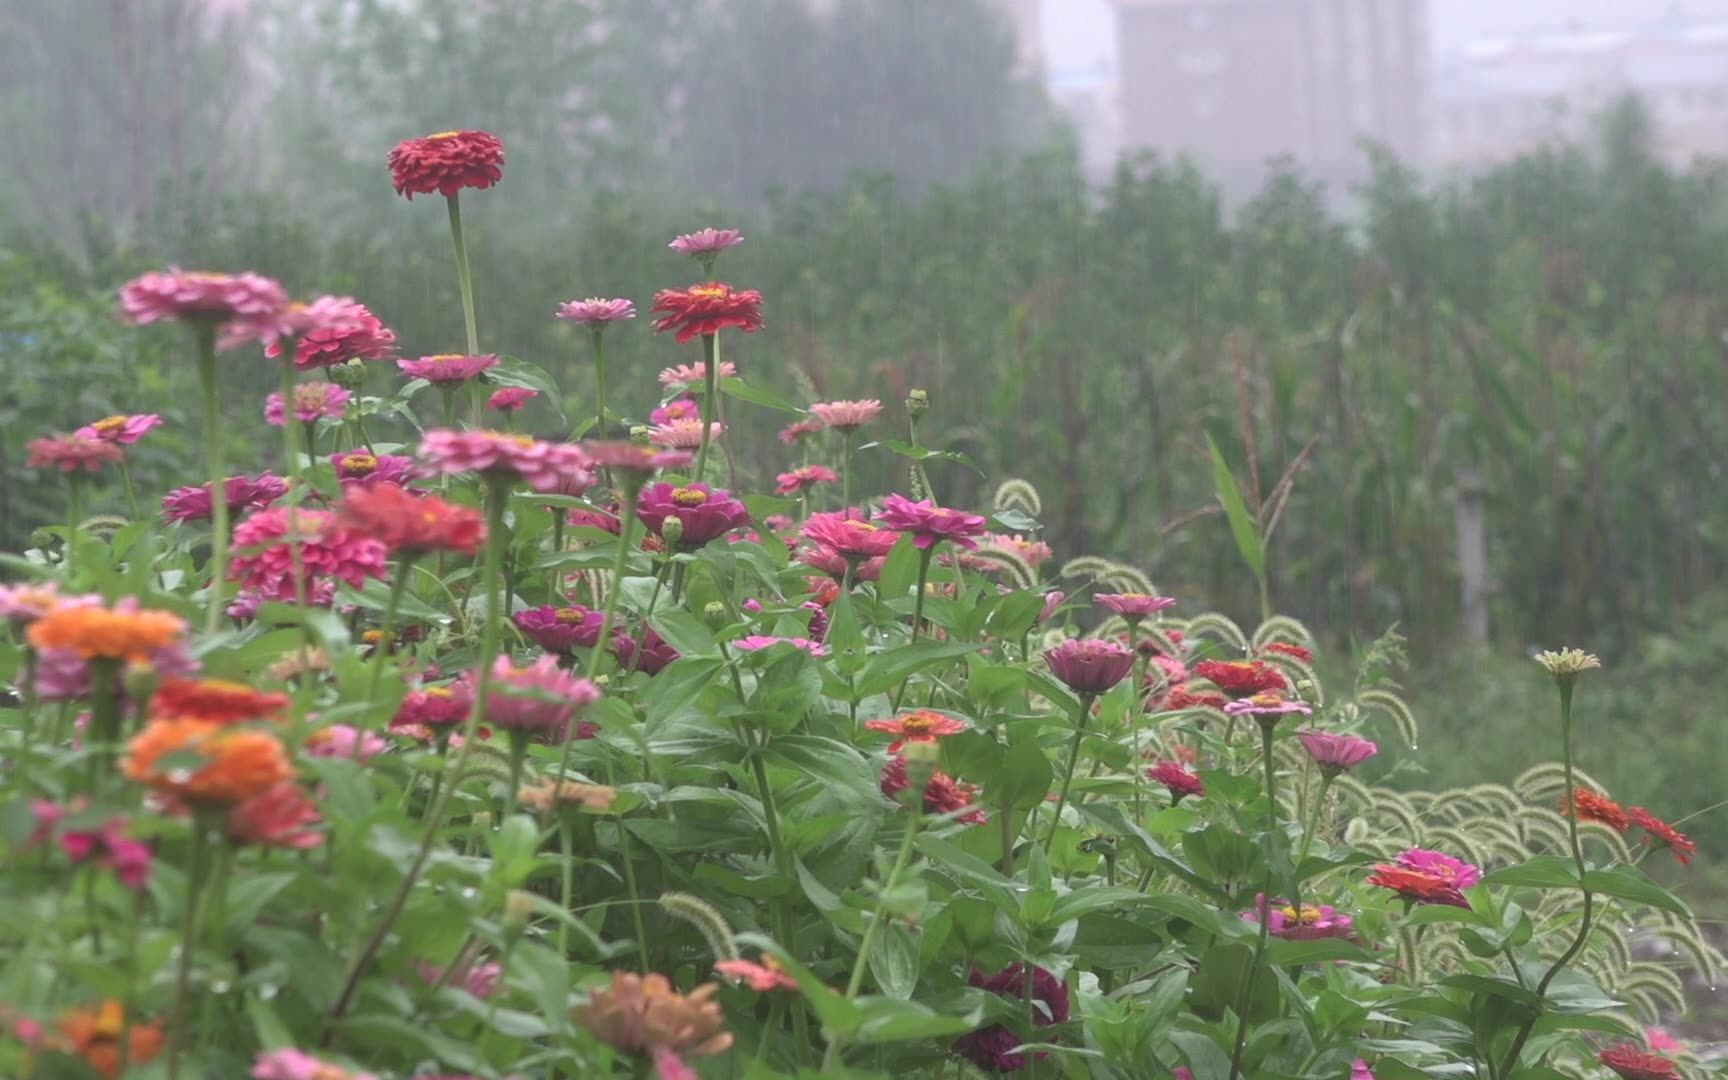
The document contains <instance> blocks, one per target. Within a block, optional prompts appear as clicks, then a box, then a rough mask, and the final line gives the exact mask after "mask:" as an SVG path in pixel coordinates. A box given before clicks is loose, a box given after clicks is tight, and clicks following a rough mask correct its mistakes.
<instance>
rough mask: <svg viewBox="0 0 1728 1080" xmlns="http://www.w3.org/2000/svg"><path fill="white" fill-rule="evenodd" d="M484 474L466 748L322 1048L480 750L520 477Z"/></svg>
mask: <svg viewBox="0 0 1728 1080" xmlns="http://www.w3.org/2000/svg"><path fill="white" fill-rule="evenodd" d="M484 475H485V477H486V544H485V546H484V547H483V548H482V549H481V558H480V595H482V596H484V597H485V598H486V615H485V619H484V621H482V622H481V624H480V652H479V655H478V656H476V657H475V670H474V705H473V707H472V708H470V709H469V710H468V719H467V721H466V722H465V723H464V724H463V725H462V732H461V734H462V746H461V748H460V749H459V750H457V752H456V758H455V760H454V761H452V762H451V763H450V765H449V769H448V771H449V773H450V780H449V782H448V783H446V784H445V785H444V786H443V787H442V788H441V789H440V790H439V792H438V794H437V795H436V796H435V797H434V798H433V800H432V804H431V806H430V807H429V808H428V809H427V811H426V831H425V833H424V834H423V835H422V836H421V837H420V847H419V850H418V851H417V852H416V853H415V855H414V861H413V862H412V863H410V864H409V866H408V871H407V872H406V873H405V874H403V875H402V884H401V885H399V886H398V887H397V889H396V895H395V896H394V897H392V898H391V900H390V905H389V907H387V908H386V909H385V911H384V917H383V919H381V920H379V923H378V928H377V929H376V930H374V931H373V932H372V936H371V937H369V938H368V939H367V940H366V944H365V945H364V946H362V947H361V949H360V953H359V955H358V956H356V957H355V958H354V966H353V967H352V968H351V969H350V970H349V972H348V978H347V981H346V982H345V983H344V984H343V986H342V992H341V994H340V995H338V996H337V998H336V1003H335V1004H334V1005H332V1006H331V1007H330V1015H329V1016H328V1017H327V1018H326V1019H325V1021H324V1033H323V1036H322V1038H321V1039H320V1040H319V1045H321V1046H328V1045H329V1043H330V1039H331V1037H332V1036H334V1035H335V1033H336V1024H337V1022H338V1021H339V1020H341V1019H342V1017H343V1016H344V1015H346V1014H347V1012H348V1007H349V1006H350V1005H352V1004H353V1003H354V994H355V991H357V990H358V989H359V988H360V978H361V976H362V975H364V974H365V973H366V968H367V967H368V966H369V965H370V964H371V963H372V961H373V959H374V958H376V957H377V955H378V950H379V949H381V948H383V947H384V940H385V939H386V938H387V937H389V935H390V930H391V928H392V927H394V926H395V925H396V920H397V919H399V918H401V917H402V910H403V909H404V908H405V907H407V906H408V895H409V893H411V892H413V891H414V884H415V882H416V881H418V880H419V878H420V874H421V871H423V870H425V868H426V862H427V860H428V859H430V858H431V856H432V847H433V845H434V844H436V843H437V841H438V832H439V830H440V829H441V828H443V826H444V815H445V814H446V813H447V812H448V811H449V809H450V799H451V797H452V796H453V795H454V794H455V791H456V789H457V788H458V787H459V786H461V782H462V773H463V768H464V766H465V765H466V764H467V761H468V754H469V752H470V751H471V750H472V749H473V747H474V733H475V732H476V731H478V730H479V727H480V720H481V718H482V717H484V716H485V715H486V696H487V693H488V692H489V691H490V689H491V686H492V661H493V660H494V659H496V658H497V656H498V639H499V635H500V630H499V625H498V624H499V614H500V613H501V612H502V610H503V607H502V605H501V604H499V602H498V580H499V577H500V576H501V570H502V567H503V561H504V545H505V543H506V542H507V541H506V539H505V533H504V510H505V507H506V506H507V505H508V504H509V502H510V485H511V482H512V481H513V479H514V477H513V476H511V475H509V474H499V473H487V474H484Z"/></svg>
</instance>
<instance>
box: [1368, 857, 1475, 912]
mask: <svg viewBox="0 0 1728 1080" xmlns="http://www.w3.org/2000/svg"><path fill="white" fill-rule="evenodd" d="M1367 882H1368V884H1370V885H1378V886H1380V887H1381V888H1382V889H1391V890H1392V891H1393V892H1395V893H1397V894H1398V895H1399V896H1400V897H1402V898H1403V899H1405V900H1410V901H1414V902H1415V903H1418V904H1447V905H1450V906H1451V907H1461V908H1467V907H1469V906H1470V904H1469V902H1468V901H1466V900H1465V899H1464V895H1463V894H1462V893H1460V892H1459V891H1458V887H1457V886H1456V885H1454V884H1452V882H1450V881H1447V880H1446V879H1445V878H1443V877H1439V876H1437V875H1435V874H1427V873H1423V872H1422V871H1420V870H1411V869H1409V868H1407V867H1403V866H1394V865H1392V864H1390V863H1385V864H1382V865H1380V866H1376V867H1375V868H1374V872H1373V873H1372V874H1370V875H1368V878H1367Z"/></svg>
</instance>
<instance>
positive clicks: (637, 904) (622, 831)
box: [618, 815, 649, 975]
mask: <svg viewBox="0 0 1728 1080" xmlns="http://www.w3.org/2000/svg"><path fill="white" fill-rule="evenodd" d="M618 855H619V858H620V859H621V860H622V861H623V863H624V887H625V888H626V889H628V890H630V919H631V921H632V922H633V923H635V926H636V958H637V960H638V961H639V962H640V963H641V965H642V974H644V975H646V974H648V971H649V966H648V930H647V928H646V927H645V926H644V925H643V923H642V893H641V892H640V891H639V890H638V889H637V888H636V858H635V854H634V852H632V851H631V849H630V830H629V829H628V828H626V827H625V825H624V818H623V816H622V815H620V816H619V818H618Z"/></svg>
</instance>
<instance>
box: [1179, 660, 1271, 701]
mask: <svg viewBox="0 0 1728 1080" xmlns="http://www.w3.org/2000/svg"><path fill="white" fill-rule="evenodd" d="M1194 674H1196V675H1198V676H1200V678H1202V679H1205V680H1206V681H1207V682H1209V683H1211V684H1212V685H1213V686H1216V687H1217V688H1218V689H1220V690H1222V691H1224V693H1226V694H1228V695H1229V696H1231V697H1233V698H1245V697H1253V696H1254V695H1255V694H1261V693H1265V692H1266V691H1268V690H1283V689H1285V688H1286V687H1287V686H1288V685H1289V684H1288V683H1287V682H1285V680H1284V674H1283V672H1281V671H1279V670H1278V669H1277V668H1275V667H1270V666H1268V665H1267V663H1266V662H1265V661H1264V660H1202V661H1200V662H1199V663H1198V664H1195V665H1194Z"/></svg>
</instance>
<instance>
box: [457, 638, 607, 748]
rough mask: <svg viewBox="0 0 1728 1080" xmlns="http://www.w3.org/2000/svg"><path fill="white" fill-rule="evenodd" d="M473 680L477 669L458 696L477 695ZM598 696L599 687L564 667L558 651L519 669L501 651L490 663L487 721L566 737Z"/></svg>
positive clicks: (464, 681)
mask: <svg viewBox="0 0 1728 1080" xmlns="http://www.w3.org/2000/svg"><path fill="white" fill-rule="evenodd" d="M474 679H475V676H474V673H473V672H469V673H468V674H467V675H464V676H463V677H462V680H461V689H459V690H458V691H457V694H458V696H462V697H466V698H468V699H469V700H472V699H473V696H474ZM598 700H600V690H599V688H598V687H596V686H595V685H594V684H593V683H591V682H589V681H588V680H587V679H583V678H580V677H578V676H575V675H572V674H570V673H569V672H567V671H565V670H563V669H562V668H560V667H559V666H558V658H557V657H555V656H542V657H541V658H540V659H538V660H536V661H534V662H533V663H532V664H529V665H528V666H527V667H521V668H519V667H517V666H516V665H514V664H512V663H511V662H510V658H509V657H508V656H500V657H498V659H497V660H496V661H494V662H493V664H492V681H491V686H490V688H489V689H488V690H487V694H486V713H485V716H486V722H487V723H488V724H492V725H494V726H496V727H500V728H504V729H505V730H507V731H527V732H533V733H535V734H539V735H543V736H545V737H546V738H548V739H551V740H554V741H562V740H563V739H565V738H566V737H568V734H576V733H574V732H569V728H570V722H571V721H572V720H573V719H575V717H576V714H577V713H578V712H580V711H582V710H583V709H585V708H587V707H588V706H590V705H592V704H594V702H596V701H598ZM567 733H568V734H567ZM578 737H580V736H579V735H578Z"/></svg>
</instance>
